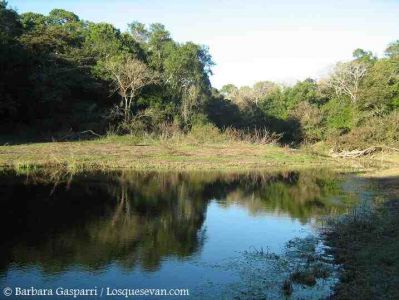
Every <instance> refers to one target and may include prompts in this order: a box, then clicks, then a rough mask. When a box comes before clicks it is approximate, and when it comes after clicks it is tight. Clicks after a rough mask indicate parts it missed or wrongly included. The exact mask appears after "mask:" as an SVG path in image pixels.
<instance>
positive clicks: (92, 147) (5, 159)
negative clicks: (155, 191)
mask: <svg viewBox="0 0 399 300" xmlns="http://www.w3.org/2000/svg"><path fill="white" fill-rule="evenodd" d="M363 162H368V163H370V162H371V163H372V162H375V163H379V160H378V159H377V160H376V161H374V160H368V161H367V160H364V161H362V160H353V159H352V160H342V159H334V158H329V157H327V156H325V155H321V154H319V153H317V152H315V151H310V150H309V149H300V150H299V149H290V148H288V147H279V146H276V145H263V144H256V143H249V142H245V141H232V140H226V139H219V140H217V141H204V140H201V139H200V140H197V139H195V138H194V137H191V136H182V137H176V138H170V139H160V138H155V137H152V136H150V135H148V136H129V135H128V136H116V135H109V136H106V137H104V138H100V139H96V140H91V141H74V142H51V143H35V144H22V145H13V146H0V167H1V168H13V169H16V170H29V169H32V168H39V167H52V168H62V169H66V170H69V171H72V172H75V171H78V170H86V169H92V170H97V169H99V170H108V169H134V170H249V169H262V168H263V169H270V168H282V167H290V168H292V167H295V168H298V167H317V166H331V167H336V168H342V167H345V168H359V167H361V166H363V164H362V163H363Z"/></svg>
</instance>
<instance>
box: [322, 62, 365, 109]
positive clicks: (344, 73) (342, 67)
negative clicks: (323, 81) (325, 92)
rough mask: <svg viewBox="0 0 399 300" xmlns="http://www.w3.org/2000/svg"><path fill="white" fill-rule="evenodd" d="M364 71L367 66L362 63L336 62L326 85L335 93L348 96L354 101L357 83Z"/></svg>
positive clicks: (356, 98) (355, 100) (357, 89)
mask: <svg viewBox="0 0 399 300" xmlns="http://www.w3.org/2000/svg"><path fill="white" fill-rule="evenodd" d="M366 72H367V67H366V65H365V64H364V63H360V62H348V63H338V64H337V65H336V66H335V69H334V72H333V73H332V75H331V76H330V79H329V81H328V85H329V86H330V87H332V88H333V89H334V90H335V93H336V94H337V95H346V96H349V98H350V99H351V101H352V102H353V103H356V102H357V100H358V93H359V85H360V82H361V80H362V78H363V77H364V76H365V75H366Z"/></svg>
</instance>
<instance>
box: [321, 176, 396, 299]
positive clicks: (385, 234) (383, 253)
mask: <svg viewBox="0 0 399 300" xmlns="http://www.w3.org/2000/svg"><path fill="white" fill-rule="evenodd" d="M396 171H398V169H396ZM388 173H389V176H386V177H382V178H381V177H377V176H376V177H374V178H373V180H374V181H375V184H376V186H377V187H378V189H379V191H380V192H379V193H378V194H377V195H376V201H375V203H374V204H373V205H372V206H367V207H363V206H362V207H360V208H358V209H357V210H355V211H354V212H352V213H351V214H348V215H346V216H344V217H343V218H340V219H338V220H335V221H333V222H332V224H331V228H330V230H329V231H328V232H327V234H326V238H327V243H328V244H329V245H330V246H332V251H333V254H334V256H335V258H336V261H337V262H338V263H339V264H342V266H343V272H342V274H341V280H340V283H339V284H338V285H337V286H336V289H335V295H334V297H333V298H334V299H399V290H398V286H399V251H398V249H399V186H398V182H399V179H398V175H399V172H398V173H396V172H395V175H394V173H392V172H388ZM380 175H383V176H385V175H387V174H386V172H384V173H383V174H380ZM385 199H388V200H385Z"/></svg>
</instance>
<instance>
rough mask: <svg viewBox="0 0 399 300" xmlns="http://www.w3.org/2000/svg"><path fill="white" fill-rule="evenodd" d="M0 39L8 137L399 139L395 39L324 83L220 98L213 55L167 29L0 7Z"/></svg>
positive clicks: (0, 97) (351, 142)
mask: <svg viewBox="0 0 399 300" xmlns="http://www.w3.org/2000/svg"><path fill="white" fill-rule="evenodd" d="M0 42H1V43H0V70H1V72H0V123H1V124H0V128H1V134H3V135H14V136H18V137H22V136H26V137H28V136H31V137H34V138H36V139H45V138H49V137H51V136H58V137H62V136H67V135H68V134H69V135H71V134H73V133H77V134H78V133H81V132H84V131H87V130H91V131H92V132H95V133H98V134H105V133H106V132H113V133H116V134H143V133H145V134H153V135H171V134H173V132H181V133H184V132H188V131H190V130H192V128H195V127H196V128H204V129H203V130H205V131H209V130H210V129H212V130H216V129H215V128H216V127H217V128H218V130H220V131H226V130H230V131H232V130H233V131H234V132H236V133H237V134H249V135H251V134H254V133H256V134H259V132H260V134H265V135H266V134H271V133H275V134H276V136H279V138H280V142H281V143H284V144H290V145H298V144H301V143H314V142H318V141H326V142H328V143H331V144H333V145H335V146H337V147H345V148H354V147H362V146H367V145H370V144H373V145H374V144H391V145H392V144H395V143H397V142H398V141H399V41H396V42H393V43H392V44H390V45H388V46H387V49H386V51H385V55H384V57H380V58H377V57H376V56H375V55H374V54H373V53H371V52H369V51H365V50H362V49H357V50H355V51H354V52H353V60H352V61H350V62H342V63H337V64H336V65H335V67H334V69H333V70H332V71H331V74H330V75H329V76H328V78H325V79H323V80H318V81H316V80H313V79H306V80H304V81H299V82H297V83H296V84H295V85H293V86H283V85H281V84H277V83H274V82H270V81H260V82H258V83H256V84H255V85H254V86H252V87H248V86H244V87H236V86H234V85H232V84H228V85H225V86H224V87H223V88H221V89H220V90H217V89H215V88H213V87H212V86H211V84H210V81H209V76H210V75H211V74H212V70H211V68H212V66H213V65H214V62H213V61H212V58H211V56H210V54H209V52H208V49H207V48H206V47H205V46H202V45H197V44H195V43H192V42H186V43H178V42H176V41H174V40H173V39H172V37H171V35H170V33H169V32H168V31H167V30H166V28H165V27H164V26H163V25H162V24H151V25H149V26H146V25H144V24H141V23H139V22H132V23H130V24H129V25H128V30H127V31H126V32H121V31H120V30H119V29H117V28H115V27H114V26H113V25H111V24H107V23H93V22H90V21H85V20H81V19H80V18H79V17H78V16H77V15H75V14H74V13H72V12H69V11H65V10H62V9H54V10H52V11H51V12H50V13H49V14H48V16H45V15H42V14H38V13H23V14H18V13H17V12H16V11H15V10H13V9H11V8H9V7H8V5H7V3H6V2H5V1H1V2H0ZM316 42H317V41H315V43H316ZM294 47H295V45H293V48H294ZM293 51H294V50H293ZM248 55H250V53H249V54H248Z"/></svg>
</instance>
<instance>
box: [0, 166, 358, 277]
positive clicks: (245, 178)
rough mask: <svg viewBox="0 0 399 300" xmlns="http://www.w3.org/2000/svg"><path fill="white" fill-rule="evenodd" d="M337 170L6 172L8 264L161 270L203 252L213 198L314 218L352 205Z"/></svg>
mask: <svg viewBox="0 0 399 300" xmlns="http://www.w3.org/2000/svg"><path fill="white" fill-rule="evenodd" d="M50 175H52V176H50ZM339 177H340V176H339V175H336V174H333V173H330V172H327V171H320V170H315V171H302V172H283V173H269V174H265V173H248V174H218V173H137V172H123V173H108V174H105V173H96V174H75V175H74V176H73V177H71V176H70V175H67V176H64V175H62V174H61V175H58V176H54V174H49V173H47V172H41V173H37V174H33V175H32V174H31V175H29V176H18V175H16V174H10V173H4V174H2V175H1V177H0V193H1V195H2V201H1V204H0V206H1V207H0V209H1V210H0V211H1V213H2V216H1V223H2V224H1V225H2V226H1V228H2V235H3V241H4V243H5V245H4V247H2V250H0V251H1V252H0V257H1V258H0V268H1V270H3V271H4V270H6V269H7V268H8V267H9V265H10V264H11V263H15V264H18V265H20V266H29V265H38V266H40V267H41V268H42V269H43V270H44V271H45V272H49V273H51V272H60V271H64V270H66V269H67V268H69V267H71V266H79V267H82V268H85V269H89V270H91V271H95V270H101V269H102V268H103V267H106V266H107V265H109V264H111V263H116V264H118V265H120V266H121V267H122V268H124V269H127V270H132V269H134V268H135V267H140V268H141V269H143V270H145V271H155V270H157V269H158V268H159V267H160V265H161V261H162V260H163V259H164V258H166V257H172V256H173V257H176V258H178V259H185V258H188V257H190V256H192V255H195V254H196V253H197V252H198V251H200V249H201V246H202V245H203V243H204V242H205V241H206V240H205V237H206V232H205V229H204V228H203V223H204V220H205V216H206V210H207V206H208V204H209V202H210V201H213V200H217V201H218V203H219V205H221V206H224V207H229V206H230V205H233V204H234V205H240V206H242V207H245V208H246V209H248V210H249V211H250V212H251V213H252V214H262V213H274V214H277V213H278V214H287V215H289V216H291V217H292V218H296V219H299V220H300V221H301V222H303V223H306V222H308V221H309V219H310V218H313V217H315V216H318V215H322V214H329V213H336V212H342V211H343V210H345V209H346V207H347V206H346V204H347V203H348V201H351V199H349V198H348V199H346V198H343V197H338V196H342V194H341V192H340V179H339ZM49 178H50V179H49ZM338 199H339V201H338Z"/></svg>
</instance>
